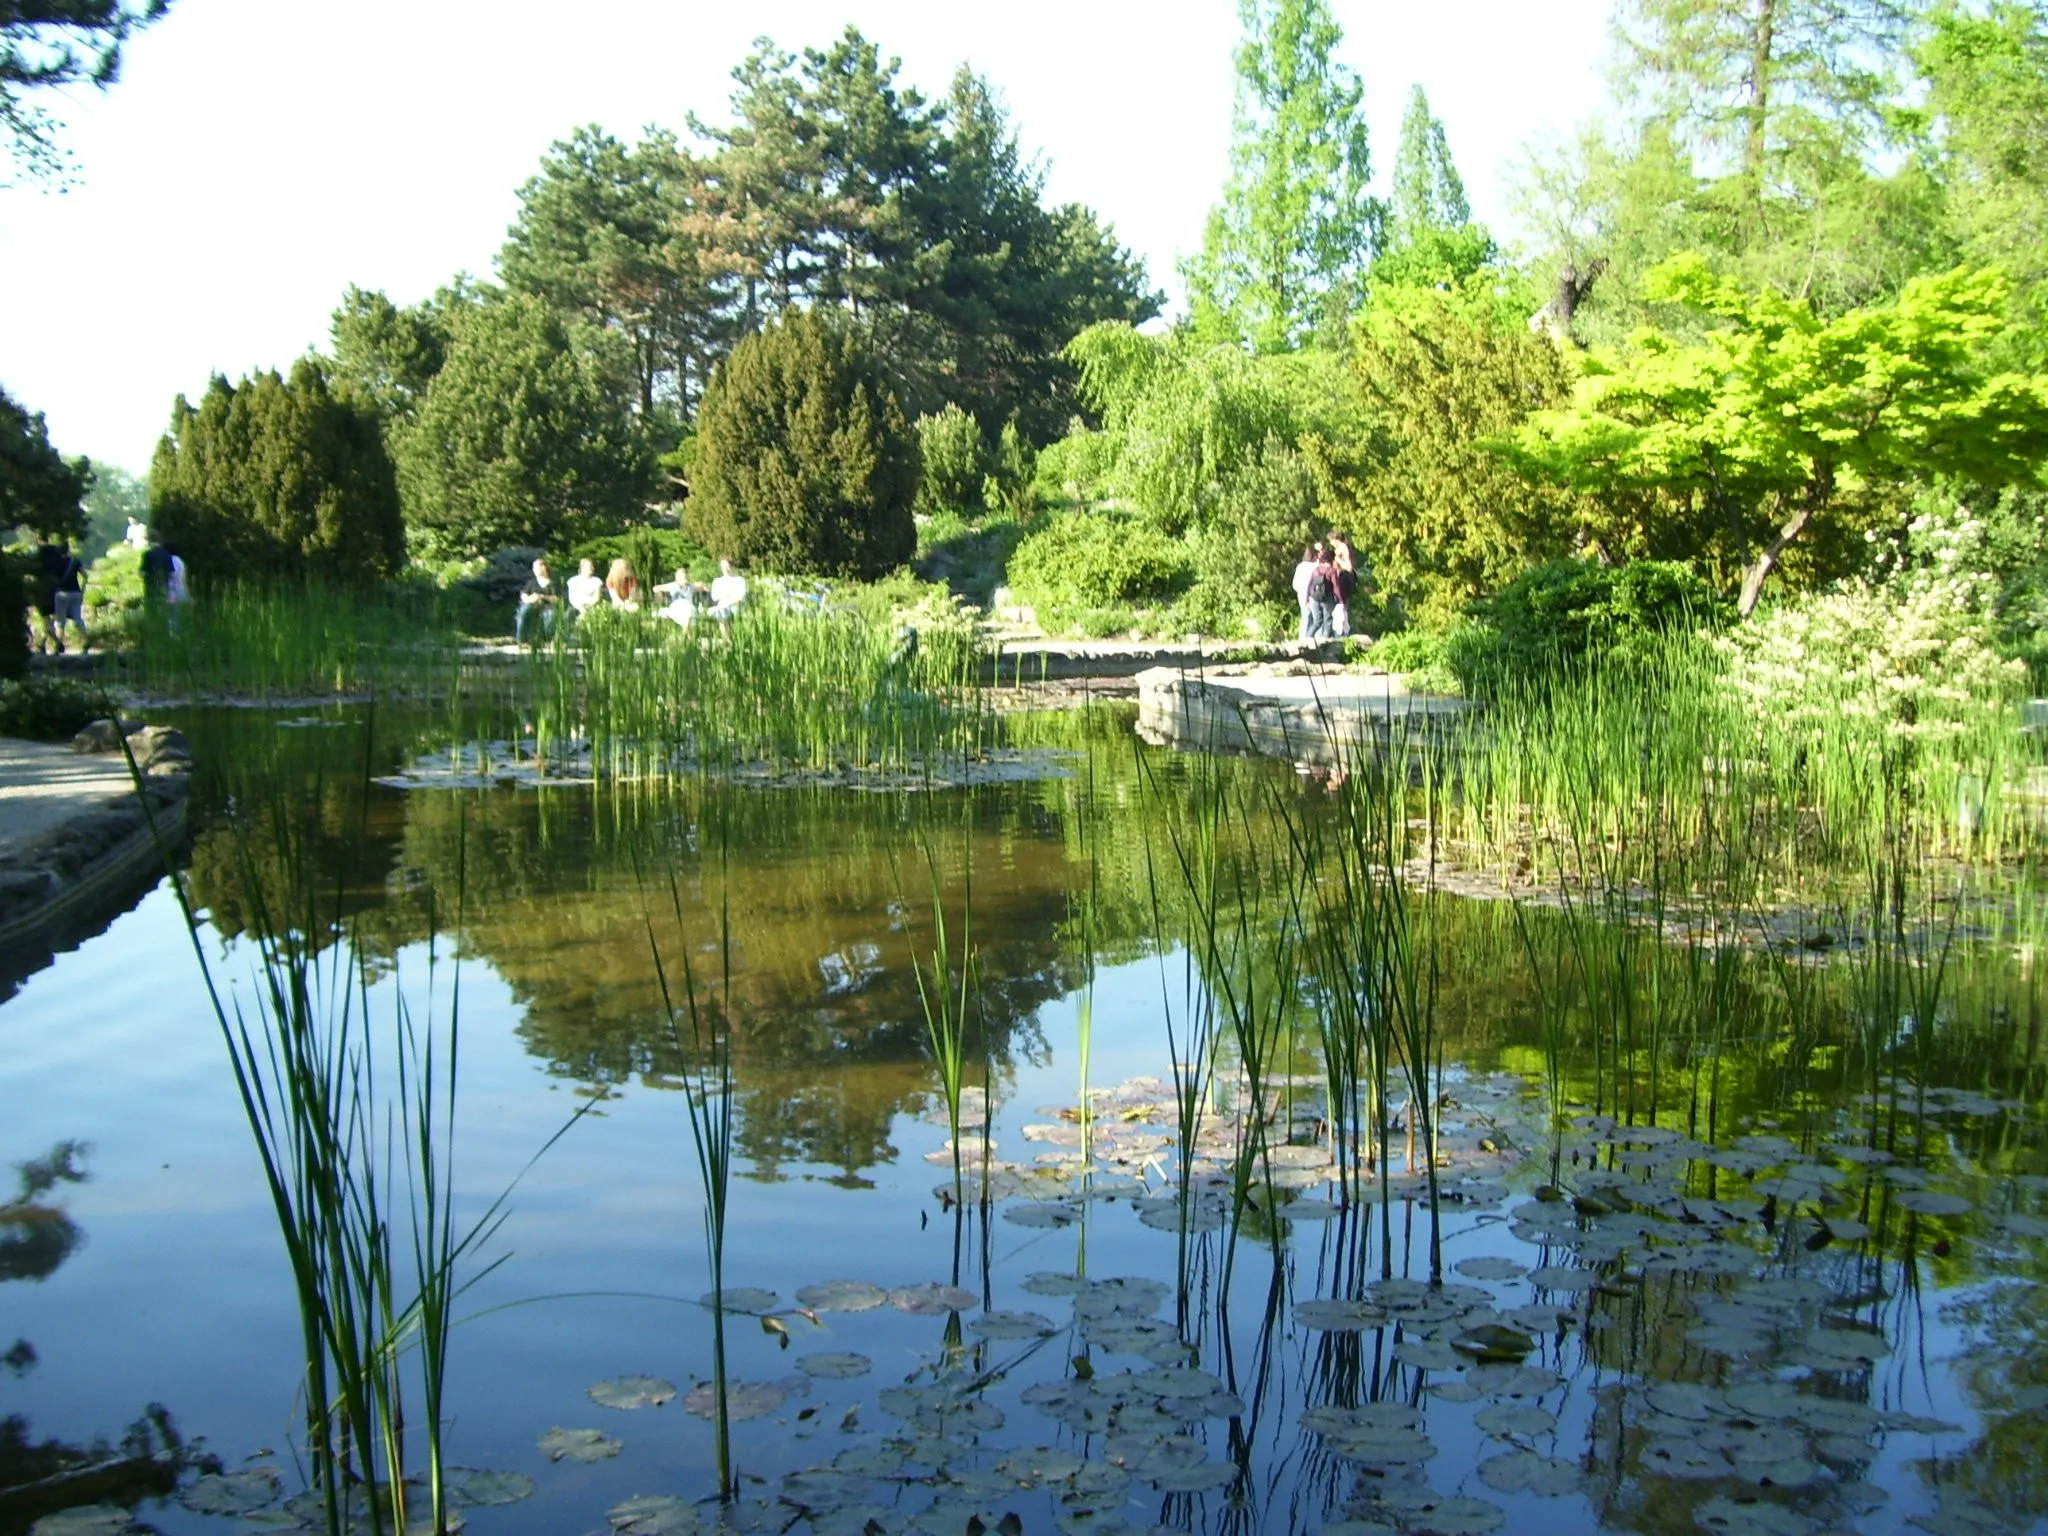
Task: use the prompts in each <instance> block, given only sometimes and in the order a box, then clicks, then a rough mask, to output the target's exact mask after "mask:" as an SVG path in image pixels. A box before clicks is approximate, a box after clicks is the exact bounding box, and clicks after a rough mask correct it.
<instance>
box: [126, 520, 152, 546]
mask: <svg viewBox="0 0 2048 1536" xmlns="http://www.w3.org/2000/svg"><path fill="white" fill-rule="evenodd" d="M121 540H122V542H123V543H125V544H127V545H129V546H130V547H131V548H134V549H147V548H149V528H148V526H147V525H146V524H143V523H130V524H129V525H128V531H127V532H126V533H124V534H122V535H121Z"/></svg>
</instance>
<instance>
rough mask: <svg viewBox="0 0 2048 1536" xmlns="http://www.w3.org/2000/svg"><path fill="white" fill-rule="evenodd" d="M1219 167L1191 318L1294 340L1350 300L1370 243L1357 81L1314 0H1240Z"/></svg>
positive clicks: (1376, 208) (1265, 340)
mask: <svg viewBox="0 0 2048 1536" xmlns="http://www.w3.org/2000/svg"><path fill="white" fill-rule="evenodd" d="M1238 14H1239V17H1240V19H1241V21H1242V24H1243V29H1244V40H1243V42H1242V43H1240V44H1239V46H1238V50H1237V102H1236V110H1235V116H1234V120H1233V128H1232V143H1231V150H1230V180H1229V182H1228V183H1227V184H1226V186H1225V187H1224V191H1223V201H1222V202H1221V203H1219V204H1218V205H1217V207H1216V208H1215V210H1214V211H1213V212H1212V213H1211V214H1210V215H1209V227H1208V231H1207V233H1206V235H1205V236H1204V238H1203V242H1202V253H1201V255H1200V256H1199V257H1197V258H1196V259H1195V260H1194V261H1192V262H1190V263H1189V264H1188V267H1187V270H1186V274H1185V275H1186V278H1187V282H1188V290H1189V294H1190V298H1191V301H1192V308H1193V312H1194V318H1195V324H1196V328H1197V330H1198V331H1200V332H1201V333H1202V334H1204V335H1205V336H1207V337H1209V338H1210V339H1228V340H1237V341H1244V342H1249V343H1250V344H1251V345H1252V346H1253V347H1254V348H1255V349H1256V350H1258V351H1260V352H1285V351H1291V350H1293V349H1295V348H1297V347H1300V346H1301V345H1303V344H1304V343H1305V342H1306V341H1307V340H1308V339H1309V338H1310V337H1311V336H1313V335H1314V334H1315V333H1316V331H1317V330H1318V329H1319V328H1321V327H1323V326H1324V325H1325V324H1326V323H1327V322H1328V321H1329V320H1330V319H1331V315H1332V311H1333V309H1334V310H1336V311H1338V312H1340V313H1341V312H1342V310H1343V309H1344V308H1345V307H1346V306H1347V305H1348V304H1349V303H1350V302H1352V299H1353V297H1354V294H1355V291H1356V288H1357V285H1358V281H1359V278H1360V274H1361V273H1362V272H1363V271H1364V268H1365V266H1366V263H1367V262H1368V261H1370V259H1371V257H1372V253H1373V250H1374V247H1375V245H1376V244H1377V242H1378V237H1379V229H1380V224H1381V221H1382V216H1383V215H1382V209H1381V207H1380V205H1379V203H1378V201H1377V200H1376V199H1375V198H1373V197H1372V196H1371V195H1370V194H1369V193H1368V192H1367V191H1366V184H1367V181H1368V180H1369V178H1370V176H1371V172H1372V165H1371V157H1370V155H1369V153H1368V148H1367V136H1366V126H1365V116H1364V113H1363V112H1362V111H1361V110H1360V102H1361V101H1362V100H1363V97H1364V87H1363V86H1362V85H1361V84H1360V83H1359V80H1358V77H1357V76H1356V75H1355V74H1353V73H1352V72H1351V71H1350V70H1349V69H1346V68H1345V67H1344V66H1343V65H1341V64H1339V63H1337V62H1336V60H1335V58H1334V57H1333V55H1334V52H1335V50H1336V47H1337V43H1338V41H1339V40H1340V39H1341V37H1342V36H1343V33H1342V31H1341V30H1340V29H1339V28H1338V26H1337V23H1336V21H1335V19H1334V18H1333V17H1332V16H1331V14H1330V8H1329V5H1328V3H1327V0H1239V3H1238Z"/></svg>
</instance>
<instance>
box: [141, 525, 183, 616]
mask: <svg viewBox="0 0 2048 1536" xmlns="http://www.w3.org/2000/svg"><path fill="white" fill-rule="evenodd" d="M176 560H177V556H176V555H173V554H172V553H171V552H170V550H168V549H166V548H165V547H164V541H163V539H162V538H161V537H160V536H158V535H157V534H156V533H153V532H152V533H151V534H150V535H149V548H147V549H145V550H144V551H143V552H142V596H143V600H144V601H145V602H146V603H148V604H149V605H150V606H151V607H156V606H157V605H159V604H161V603H166V602H168V601H170V587H171V576H172V574H173V565H174V562H175V561H176Z"/></svg>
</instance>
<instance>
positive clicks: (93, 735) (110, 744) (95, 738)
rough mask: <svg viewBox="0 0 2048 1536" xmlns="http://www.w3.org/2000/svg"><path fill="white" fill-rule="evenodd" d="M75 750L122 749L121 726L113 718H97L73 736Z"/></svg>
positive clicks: (109, 750)
mask: <svg viewBox="0 0 2048 1536" xmlns="http://www.w3.org/2000/svg"><path fill="white" fill-rule="evenodd" d="M71 750H72V751H74V752H118V751H120V750H121V727H120V725H119V724H117V723H116V722H115V721H112V720H95V721H93V723H92V724H91V725H88V726H87V727H86V728H85V729H84V730H82V731H80V732H79V733H78V734H77V735H76V736H74V737H72V738H71Z"/></svg>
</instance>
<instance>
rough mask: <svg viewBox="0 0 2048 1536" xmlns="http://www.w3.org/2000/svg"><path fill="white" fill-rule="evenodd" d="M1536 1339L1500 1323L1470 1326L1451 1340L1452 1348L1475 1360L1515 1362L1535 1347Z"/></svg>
mask: <svg viewBox="0 0 2048 1536" xmlns="http://www.w3.org/2000/svg"><path fill="white" fill-rule="evenodd" d="M1535 1347H1536V1341H1535V1340H1534V1339H1532V1338H1530V1337H1529V1335H1527V1334H1526V1333H1520V1332H1517V1331H1516V1330H1515V1329H1513V1328H1508V1327H1505V1326H1503V1325H1502V1324H1499V1323H1486V1324H1484V1325H1482V1326H1480V1327H1478V1328H1468V1329H1466V1330H1465V1331H1464V1332H1463V1333H1461V1334H1458V1335H1457V1336H1456V1337H1455V1338H1453V1339H1452V1340H1451V1348H1453V1349H1455V1350H1456V1351H1457V1352H1458V1353H1459V1354H1461V1355H1469V1356H1471V1357H1472V1358H1473V1359H1474V1360H1488V1361H1502V1362H1515V1361H1519V1360H1521V1359H1522V1357H1523V1356H1525V1355H1527V1354H1528V1353H1529V1352H1530V1351H1531V1350H1533V1349H1535Z"/></svg>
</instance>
